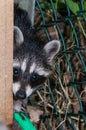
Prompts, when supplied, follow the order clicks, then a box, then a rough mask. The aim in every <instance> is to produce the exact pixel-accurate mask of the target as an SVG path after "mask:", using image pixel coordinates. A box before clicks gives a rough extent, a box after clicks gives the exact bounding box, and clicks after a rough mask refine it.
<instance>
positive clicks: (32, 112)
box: [27, 106, 43, 123]
mask: <svg viewBox="0 0 86 130" xmlns="http://www.w3.org/2000/svg"><path fill="white" fill-rule="evenodd" d="M27 112H28V113H29V117H30V120H31V121H32V122H33V123H38V122H39V120H40V116H41V115H43V111H42V110H39V109H36V108H34V107H31V106H27Z"/></svg>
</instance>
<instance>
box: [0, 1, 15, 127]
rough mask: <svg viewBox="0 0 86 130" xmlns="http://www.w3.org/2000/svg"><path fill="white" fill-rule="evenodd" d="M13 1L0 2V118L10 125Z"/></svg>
mask: <svg viewBox="0 0 86 130" xmlns="http://www.w3.org/2000/svg"><path fill="white" fill-rule="evenodd" d="M12 59H13V0H0V118H1V119H2V120H4V121H5V122H6V124H7V125H9V124H12V118H13V117H12V116H13V97H12Z"/></svg>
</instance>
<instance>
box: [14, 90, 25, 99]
mask: <svg viewBox="0 0 86 130" xmlns="http://www.w3.org/2000/svg"><path fill="white" fill-rule="evenodd" d="M16 97H17V98H18V99H25V98H26V93H25V92H24V91H22V90H19V91H18V92H17V93H16Z"/></svg>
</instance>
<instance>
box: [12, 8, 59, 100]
mask: <svg viewBox="0 0 86 130" xmlns="http://www.w3.org/2000/svg"><path fill="white" fill-rule="evenodd" d="M60 46H61V44H60V41H58V40H52V41H49V42H48V43H46V44H45V43H44V41H42V40H41V38H40V36H38V35H37V34H36V30H35V29H32V28H31V22H30V19H29V16H28V12H27V11H25V10H23V9H21V8H19V7H18V6H15V8H14V51H13V54H14V56H13V94H14V96H16V97H17V98H18V99H25V98H27V97H29V96H30V95H31V94H32V93H33V92H34V91H35V90H36V89H37V88H38V87H40V86H41V85H42V84H43V83H44V82H45V80H46V79H47V77H48V76H49V75H50V74H51V72H52V60H53V58H54V57H55V55H56V54H57V53H58V52H59V50H60Z"/></svg>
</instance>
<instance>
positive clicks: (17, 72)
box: [13, 68, 20, 77]
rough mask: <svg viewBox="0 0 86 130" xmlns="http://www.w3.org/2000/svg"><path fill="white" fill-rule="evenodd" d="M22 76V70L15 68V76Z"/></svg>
mask: <svg viewBox="0 0 86 130" xmlns="http://www.w3.org/2000/svg"><path fill="white" fill-rule="evenodd" d="M19 75H20V69H18V68H14V69H13V76H16V77H17V76H19Z"/></svg>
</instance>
